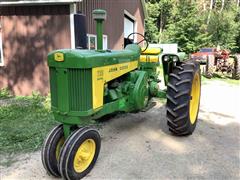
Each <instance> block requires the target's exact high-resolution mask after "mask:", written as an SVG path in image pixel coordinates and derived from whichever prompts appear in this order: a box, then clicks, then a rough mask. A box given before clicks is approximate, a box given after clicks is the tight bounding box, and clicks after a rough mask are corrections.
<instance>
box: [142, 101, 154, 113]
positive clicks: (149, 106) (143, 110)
mask: <svg viewBox="0 0 240 180" xmlns="http://www.w3.org/2000/svg"><path fill="white" fill-rule="evenodd" d="M156 104H157V103H156V102H150V103H148V105H147V106H146V107H145V108H144V109H142V110H141V111H142V112H147V111H148V110H149V109H152V108H153V107H154V106H156Z"/></svg>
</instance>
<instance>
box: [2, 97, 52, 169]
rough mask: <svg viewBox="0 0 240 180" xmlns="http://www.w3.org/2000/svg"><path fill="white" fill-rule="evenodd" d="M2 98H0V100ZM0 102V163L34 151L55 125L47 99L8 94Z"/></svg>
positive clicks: (10, 161)
mask: <svg viewBox="0 0 240 180" xmlns="http://www.w3.org/2000/svg"><path fill="white" fill-rule="evenodd" d="M3 98H5V97H0V100H2V99H3ZM10 100H11V102H10V103H7V102H6V103H5V105H0V159H1V161H0V165H3V166H4V165H5V166H6V165H10V164H11V163H12V162H14V160H13V159H15V157H16V156H17V155H19V154H22V153H27V152H32V151H36V150H38V149H39V148H40V147H41V145H42V143H43V141H44V138H45V137H46V135H47V133H48V132H49V131H50V129H51V128H52V127H53V126H55V125H56V122H55V121H54V118H53V115H52V113H51V112H50V98H49V96H48V97H42V96H40V95H38V94H36V93H34V94H33V95H32V96H29V97H12V98H8V99H4V100H2V101H10Z"/></svg>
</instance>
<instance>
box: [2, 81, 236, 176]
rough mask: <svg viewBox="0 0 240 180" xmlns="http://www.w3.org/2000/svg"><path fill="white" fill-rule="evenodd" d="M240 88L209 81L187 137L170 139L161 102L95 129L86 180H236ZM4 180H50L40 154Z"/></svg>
mask: <svg viewBox="0 0 240 180" xmlns="http://www.w3.org/2000/svg"><path fill="white" fill-rule="evenodd" d="M239 107H240V86H239V85H238V86H237V85H229V84H227V83H224V82H218V81H210V82H209V83H207V84H205V85H203V86H202V97H201V109H200V113H199V120H198V125H197V128H196V130H195V132H194V134H193V135H192V136H188V137H174V136H172V135H171V134H170V133H169V132H168V129H167V126H166V118H165V106H164V104H162V103H161V102H158V103H157V106H155V107H154V108H152V109H151V110H149V111H148V112H145V113H144V112H140V113H137V114H125V115H118V116H116V117H115V118H113V119H111V120H109V121H105V122H104V123H103V127H102V128H101V129H100V134H101V136H102V149H101V152H100V155H99V158H98V161H97V163H96V165H95V167H94V169H93V170H92V171H91V173H90V174H89V175H87V176H86V178H85V179H186V178H187V179H240V108H239ZM19 158H20V160H19V162H18V163H15V164H13V165H12V166H11V167H9V168H5V169H3V170H2V172H1V178H0V179H2V180H5V179H24V180H27V179H32V180H35V179H36V180H37V179H54V178H52V177H49V176H48V175H47V174H46V172H45V170H44V169H43V167H42V164H41V160H40V152H35V153H32V154H28V155H23V156H22V157H19Z"/></svg>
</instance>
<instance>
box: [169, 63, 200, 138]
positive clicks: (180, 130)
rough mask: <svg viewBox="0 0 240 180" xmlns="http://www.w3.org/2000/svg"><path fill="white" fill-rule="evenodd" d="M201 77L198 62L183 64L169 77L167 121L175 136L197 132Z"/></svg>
mask: <svg viewBox="0 0 240 180" xmlns="http://www.w3.org/2000/svg"><path fill="white" fill-rule="evenodd" d="M200 93H201V75H200V65H199V63H198V62H196V61H188V62H183V63H182V64H181V65H180V66H176V67H175V68H174V70H173V72H172V73H171V74H170V75H169V83H168V87H167V105H166V108H167V119H168V126H169V130H170V131H171V132H172V133H173V134H175V135H178V136H180V135H189V134H192V133H193V131H194V130H195V127H196V124H197V117H198V112H199V105H200Z"/></svg>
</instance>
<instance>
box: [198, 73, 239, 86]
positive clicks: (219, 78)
mask: <svg viewBox="0 0 240 180" xmlns="http://www.w3.org/2000/svg"><path fill="white" fill-rule="evenodd" d="M211 81H220V82H225V83H228V84H229V85H240V80H235V79H231V78H230V77H228V76H221V75H219V74H214V75H213V77H212V78H211V79H208V78H206V77H205V76H203V75H202V84H207V83H210V82H211Z"/></svg>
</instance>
